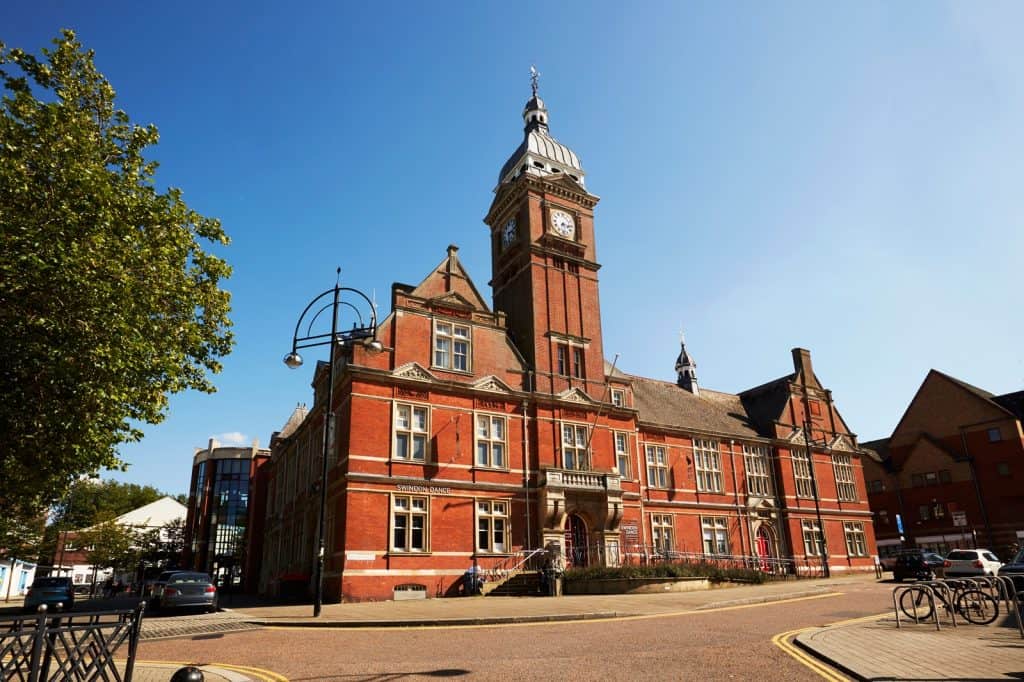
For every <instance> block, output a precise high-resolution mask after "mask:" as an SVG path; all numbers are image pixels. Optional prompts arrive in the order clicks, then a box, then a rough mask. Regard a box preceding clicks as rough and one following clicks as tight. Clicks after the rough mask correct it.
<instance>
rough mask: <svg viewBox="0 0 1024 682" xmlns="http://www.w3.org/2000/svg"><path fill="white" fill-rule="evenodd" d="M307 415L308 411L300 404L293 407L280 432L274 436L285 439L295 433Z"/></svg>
mask: <svg viewBox="0 0 1024 682" xmlns="http://www.w3.org/2000/svg"><path fill="white" fill-rule="evenodd" d="M307 414H309V410H308V409H307V408H306V406H305V405H304V404H302V403H299V404H298V405H296V406H295V409H294V410H292V414H291V416H290V417H288V421H286V422H285V423H284V426H282V427H281V430H280V431H279V432H278V433H277V434H276V435H277V437H278V438H287V437H288V436H290V435H292V434H293V433H295V429H297V428H299V425H300V424H302V422H303V421H304V420H305V419H306V415H307Z"/></svg>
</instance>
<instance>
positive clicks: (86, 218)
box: [0, 31, 233, 546]
mask: <svg viewBox="0 0 1024 682" xmlns="http://www.w3.org/2000/svg"><path fill="white" fill-rule="evenodd" d="M53 43H54V45H53V47H52V48H50V49H44V50H43V51H42V56H41V57H36V56H33V55H32V54H29V53H27V52H25V51H24V50H22V49H17V48H15V49H9V48H8V47H7V46H6V45H4V44H3V43H0V79H2V81H3V85H4V95H3V100H2V103H0V253H2V254H3V256H2V257H0V395H2V396H3V400H2V401H0V433H2V434H3V439H4V442H3V447H2V448H0V481H3V489H4V492H3V495H0V517H3V516H5V515H8V514H15V515H18V514H20V515H24V514H27V513H30V512H31V510H33V509H34V510H36V511H39V510H41V509H44V508H46V507H48V506H50V505H51V504H53V503H54V502H56V501H57V500H59V499H60V498H61V497H63V495H64V492H65V491H66V490H67V488H68V486H69V485H70V484H71V483H72V482H73V481H74V480H75V478H76V477H78V476H80V475H82V474H94V473H97V472H98V471H100V470H101V469H103V468H110V469H116V468H123V466H124V463H123V462H122V461H121V460H120V458H119V457H118V453H117V446H118V445H119V444H120V443H124V442H130V441H136V440H139V439H140V438H141V437H142V432H141V430H140V428H139V427H140V426H141V425H143V424H147V423H149V424H155V423H159V422H160V421H162V420H163V418H164V417H165V414H166V407H167V400H168V396H169V395H170V394H173V393H177V392H180V391H184V390H188V389H197V390H200V391H205V392H213V391H214V390H215V388H214V385H213V384H212V382H211V380H210V374H211V373H216V372H218V371H219V370H220V363H219V358H221V357H223V356H224V355H226V354H227V353H229V352H230V350H231V346H232V342H233V341H232V335H231V333H230V329H229V328H230V325H231V323H230V320H229V319H228V313H229V311H230V295H229V294H228V292H226V291H224V290H222V289H221V288H220V284H221V282H222V280H224V279H225V278H227V277H229V276H230V273H231V270H230V267H229V266H228V265H227V263H226V262H225V261H224V260H222V259H221V258H219V257H217V256H215V255H212V254H210V253H206V252H205V251H204V250H203V246H204V245H205V244H210V245H213V246H215V247H216V246H217V245H226V244H227V243H228V238H227V236H226V235H225V233H224V232H223V230H222V229H221V225H220V223H219V222H218V221H217V220H215V219H212V218H207V217H204V216H202V215H200V214H199V213H197V212H195V211H193V210H192V209H190V208H189V207H188V206H187V205H186V204H185V202H184V201H183V200H182V194H181V191H180V190H178V189H175V188H170V189H168V190H167V191H166V192H162V193H161V192H158V191H157V190H156V189H155V188H154V182H155V173H156V168H157V164H156V163H155V162H154V161H152V160H149V159H147V158H146V156H145V154H144V153H145V152H146V151H147V149H148V148H149V147H150V146H152V145H154V144H156V143H157V140H158V134H157V129H156V127H155V126H153V125H147V126H139V125H135V124H133V123H131V121H130V120H129V117H128V115H127V114H126V113H125V112H123V111H121V110H119V109H117V108H116V107H115V104H114V89H113V88H112V87H111V85H110V83H109V82H108V81H107V80H106V78H104V77H103V75H102V74H101V73H99V71H97V69H96V67H95V65H94V63H93V52H92V51H86V50H84V49H83V47H82V45H81V44H80V43H79V41H78V40H77V39H76V38H75V34H74V33H73V32H71V31H64V32H63V34H62V35H61V36H60V37H59V38H57V39H55V40H54V41H53ZM5 544H6V542H5V540H4V538H2V537H0V546H3V545H5Z"/></svg>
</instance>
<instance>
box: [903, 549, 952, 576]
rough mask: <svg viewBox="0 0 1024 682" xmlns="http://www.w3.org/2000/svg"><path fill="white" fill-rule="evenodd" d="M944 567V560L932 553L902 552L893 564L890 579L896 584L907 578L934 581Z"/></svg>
mask: <svg viewBox="0 0 1024 682" xmlns="http://www.w3.org/2000/svg"><path fill="white" fill-rule="evenodd" d="M944 565H945V559H943V558H942V557H941V556H939V555H938V554H935V553H934V552H921V551H916V552H914V551H911V552H904V553H902V554H900V555H898V556H897V557H896V561H895V562H894V563H893V566H892V577H893V579H895V580H896V582H898V583H901V582H903V581H904V580H906V579H907V578H913V579H915V580H934V579H935V576H937V575H938V574H939V573H940V572H941V571H942V569H943V567H944Z"/></svg>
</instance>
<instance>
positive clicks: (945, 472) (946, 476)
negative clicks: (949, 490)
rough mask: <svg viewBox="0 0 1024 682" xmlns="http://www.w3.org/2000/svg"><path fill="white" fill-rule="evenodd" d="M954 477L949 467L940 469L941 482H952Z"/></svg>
mask: <svg viewBox="0 0 1024 682" xmlns="http://www.w3.org/2000/svg"><path fill="white" fill-rule="evenodd" d="M952 482H953V477H952V476H951V475H950V473H949V469H939V483H952Z"/></svg>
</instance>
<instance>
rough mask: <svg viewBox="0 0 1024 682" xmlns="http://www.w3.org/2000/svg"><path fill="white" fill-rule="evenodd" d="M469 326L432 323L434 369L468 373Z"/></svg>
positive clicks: (451, 323)
mask: <svg viewBox="0 0 1024 682" xmlns="http://www.w3.org/2000/svg"><path fill="white" fill-rule="evenodd" d="M470 342H471V336H470V332H469V325H465V324H455V323H453V322H442V321H441V320H436V321H435V322H434V365H433V366H434V367H439V368H441V369H448V370H453V371H456V372H468V371H470Z"/></svg>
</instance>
